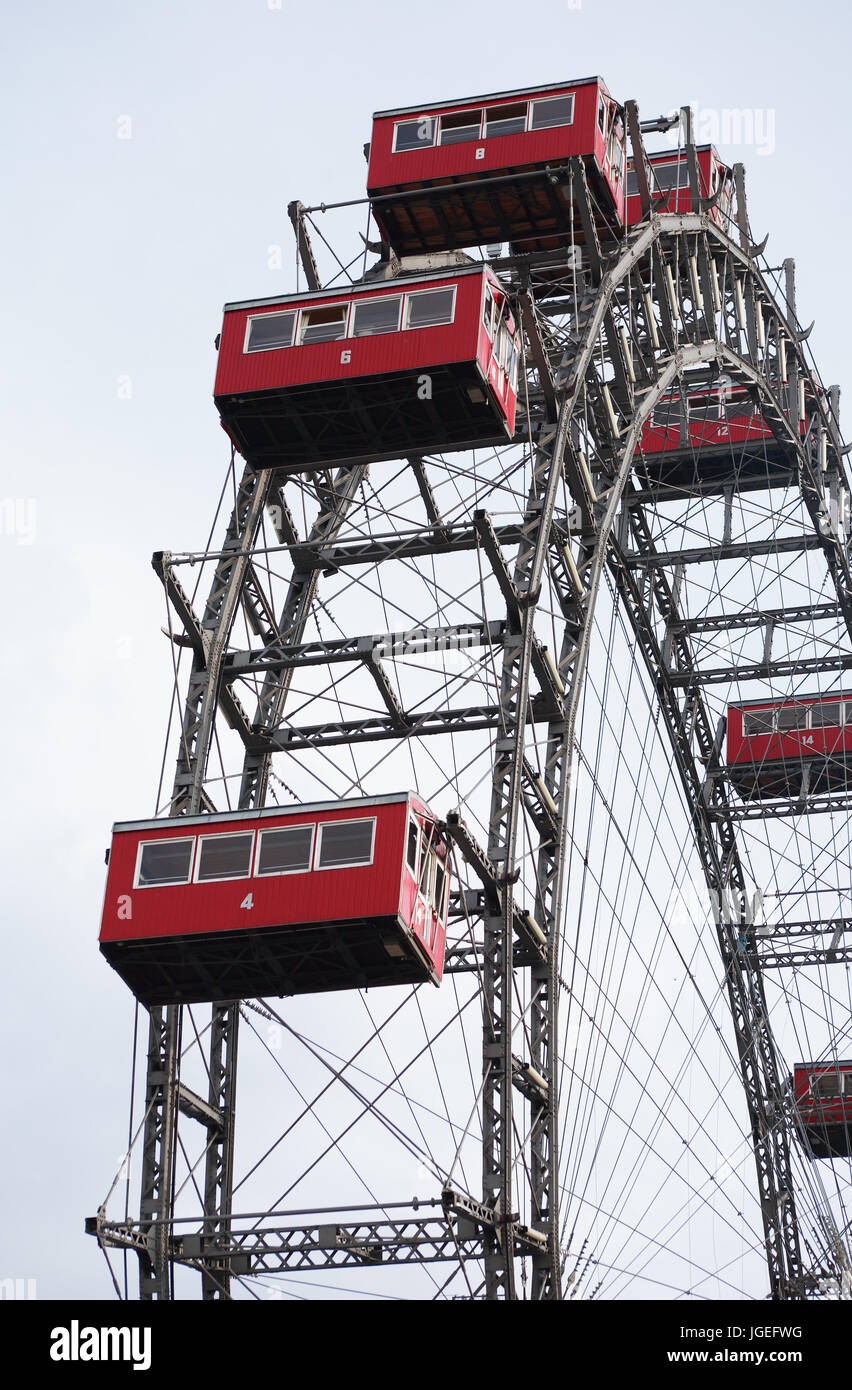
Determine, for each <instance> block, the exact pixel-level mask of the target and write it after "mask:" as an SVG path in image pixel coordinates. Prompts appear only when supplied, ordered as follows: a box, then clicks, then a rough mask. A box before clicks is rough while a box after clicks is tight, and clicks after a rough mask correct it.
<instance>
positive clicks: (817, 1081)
mask: <svg viewBox="0 0 852 1390" xmlns="http://www.w3.org/2000/svg"><path fill="white" fill-rule="evenodd" d="M845 1077H846V1073H845V1072H842V1071H841V1072H836V1071H826V1072H823V1073H822V1074H821V1075H820V1076H812V1077H811V1095H812V1096H819V1097H820V1098H821V1099H823V1100H836V1099H838V1098H839V1097H840V1096H842V1095H843V1093H844V1089H845V1088H844V1084H843V1083H844V1080H845Z"/></svg>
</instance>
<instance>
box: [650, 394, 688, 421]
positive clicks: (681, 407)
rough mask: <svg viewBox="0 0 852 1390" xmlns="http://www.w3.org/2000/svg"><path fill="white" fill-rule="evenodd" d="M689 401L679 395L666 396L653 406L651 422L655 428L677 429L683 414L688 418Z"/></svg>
mask: <svg viewBox="0 0 852 1390" xmlns="http://www.w3.org/2000/svg"><path fill="white" fill-rule="evenodd" d="M689 413H690V411H689V402H688V401H687V400H685V399H683V398H682V397H681V396H668V397H666V398H665V399H664V400H661V401H660V403H659V404H658V405H656V406H654V411H653V423H654V425H655V426H656V428H657V429H679V428H680V426H681V424H682V422H683V418H684V416H686V418H687V420H688V419H689Z"/></svg>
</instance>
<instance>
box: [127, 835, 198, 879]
mask: <svg viewBox="0 0 852 1390" xmlns="http://www.w3.org/2000/svg"><path fill="white" fill-rule="evenodd" d="M194 845H195V840H153V841H152V840H149V841H147V842H143V843H142V844H141V845H140V846H139V861H138V867H137V870H136V887H137V888H153V887H155V886H156V885H157V884H167V883H189V874H190V870H191V868H192V850H193V847H194Z"/></svg>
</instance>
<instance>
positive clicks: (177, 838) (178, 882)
mask: <svg viewBox="0 0 852 1390" xmlns="http://www.w3.org/2000/svg"><path fill="white" fill-rule="evenodd" d="M187 840H189V842H190V843H191V845H192V852H191V854H190V856H189V876H188V877H187V878H178V879H172V880H171V881H170V882H168V883H140V881H139V872H140V870H141V868H142V851H143V850H144V848H145V846H146V845H167V844H170V843H172V842H174V843H177V844H182V843H185V842H186V841H187ZM196 844H197V837H196V836H195V835H174V836H166V837H165V838H163V839H160V838H157V839H156V840H140V841H139V844H138V845H137V846H136V867H135V869H134V871H133V887H134V888H183V887H184V885H185V884H187V883H192V881H193V879H192V875H193V871H194V868H195V859H196Z"/></svg>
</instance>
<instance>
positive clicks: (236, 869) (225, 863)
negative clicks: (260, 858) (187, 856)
mask: <svg viewBox="0 0 852 1390" xmlns="http://www.w3.org/2000/svg"><path fill="white" fill-rule="evenodd" d="M253 843H254V835H253V834H252V833H249V834H238V835H207V836H202V838H201V839H200V840H199V842H198V846H199V853H198V867H197V869H196V873H195V877H196V881H197V882H198V883H209V882H210V881H211V880H213V879H218V878H248V876H249V874H250V873H251V852H252V846H253Z"/></svg>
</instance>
